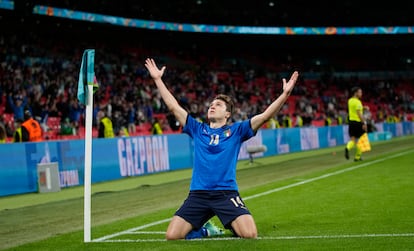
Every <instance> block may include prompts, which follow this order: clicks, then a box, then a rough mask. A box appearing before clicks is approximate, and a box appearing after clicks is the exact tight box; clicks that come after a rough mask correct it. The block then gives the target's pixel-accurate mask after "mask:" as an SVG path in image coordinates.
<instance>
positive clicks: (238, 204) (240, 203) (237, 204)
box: [230, 196, 246, 208]
mask: <svg viewBox="0 0 414 251" xmlns="http://www.w3.org/2000/svg"><path fill="white" fill-rule="evenodd" d="M230 200H231V202H233V204H234V206H235V207H241V208H246V206H245V205H244V203H243V201H242V200H241V199H240V197H239V196H237V197H236V198H231V199H230Z"/></svg>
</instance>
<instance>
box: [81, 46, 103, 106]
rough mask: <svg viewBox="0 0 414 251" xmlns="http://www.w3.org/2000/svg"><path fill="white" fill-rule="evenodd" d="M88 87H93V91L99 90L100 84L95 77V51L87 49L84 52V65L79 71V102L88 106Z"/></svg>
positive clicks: (82, 64)
mask: <svg viewBox="0 0 414 251" xmlns="http://www.w3.org/2000/svg"><path fill="white" fill-rule="evenodd" d="M87 85H93V91H94V92H95V91H96V90H97V89H98V82H97V81H96V77H95V50H94V49H86V50H85V51H84V52H83V56H82V63H81V67H80V71H79V80H78V95H77V96H78V100H79V102H80V103H82V104H84V105H86V102H87V100H86V98H87V96H88V95H87V91H88V88H87Z"/></svg>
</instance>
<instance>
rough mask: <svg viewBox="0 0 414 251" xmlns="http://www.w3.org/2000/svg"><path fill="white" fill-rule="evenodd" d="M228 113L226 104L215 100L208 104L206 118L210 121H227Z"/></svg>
mask: <svg viewBox="0 0 414 251" xmlns="http://www.w3.org/2000/svg"><path fill="white" fill-rule="evenodd" d="M229 114H230V112H228V111H227V106H226V102H224V101H223V100H220V99H215V100H213V102H211V103H210V107H209V108H208V113H207V117H208V119H209V120H210V121H214V120H221V119H227V118H228V116H229Z"/></svg>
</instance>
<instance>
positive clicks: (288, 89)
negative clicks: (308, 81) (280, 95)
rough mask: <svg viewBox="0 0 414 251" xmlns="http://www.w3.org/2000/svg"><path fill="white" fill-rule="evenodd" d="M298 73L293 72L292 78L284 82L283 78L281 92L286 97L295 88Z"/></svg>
mask: <svg viewBox="0 0 414 251" xmlns="http://www.w3.org/2000/svg"><path fill="white" fill-rule="evenodd" d="M298 77H299V72H298V71H295V72H293V74H292V76H291V77H290V79H289V81H288V82H286V79H285V78H283V79H282V81H283V92H284V93H285V94H287V95H290V93H291V92H292V90H293V87H295V84H296V82H297V81H298Z"/></svg>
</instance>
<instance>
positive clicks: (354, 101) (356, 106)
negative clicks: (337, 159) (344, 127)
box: [345, 87, 367, 161]
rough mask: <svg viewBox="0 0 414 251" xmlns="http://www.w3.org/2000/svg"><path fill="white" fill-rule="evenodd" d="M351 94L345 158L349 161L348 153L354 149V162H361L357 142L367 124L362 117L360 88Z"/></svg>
mask: <svg viewBox="0 0 414 251" xmlns="http://www.w3.org/2000/svg"><path fill="white" fill-rule="evenodd" d="M351 93H352V97H351V98H350V99H348V121H349V122H348V125H349V127H348V134H349V138H350V139H349V141H348V143H347V144H346V147H345V158H346V159H349V151H350V150H351V149H352V148H354V147H355V148H356V150H355V158H354V161H361V160H362V159H361V155H362V151H361V149H359V147H358V145H357V142H358V140H359V138H360V137H361V136H362V134H364V133H365V132H366V130H367V122H366V121H365V119H364V116H363V106H362V102H361V97H362V89H361V88H360V87H353V88H352V90H351Z"/></svg>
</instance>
